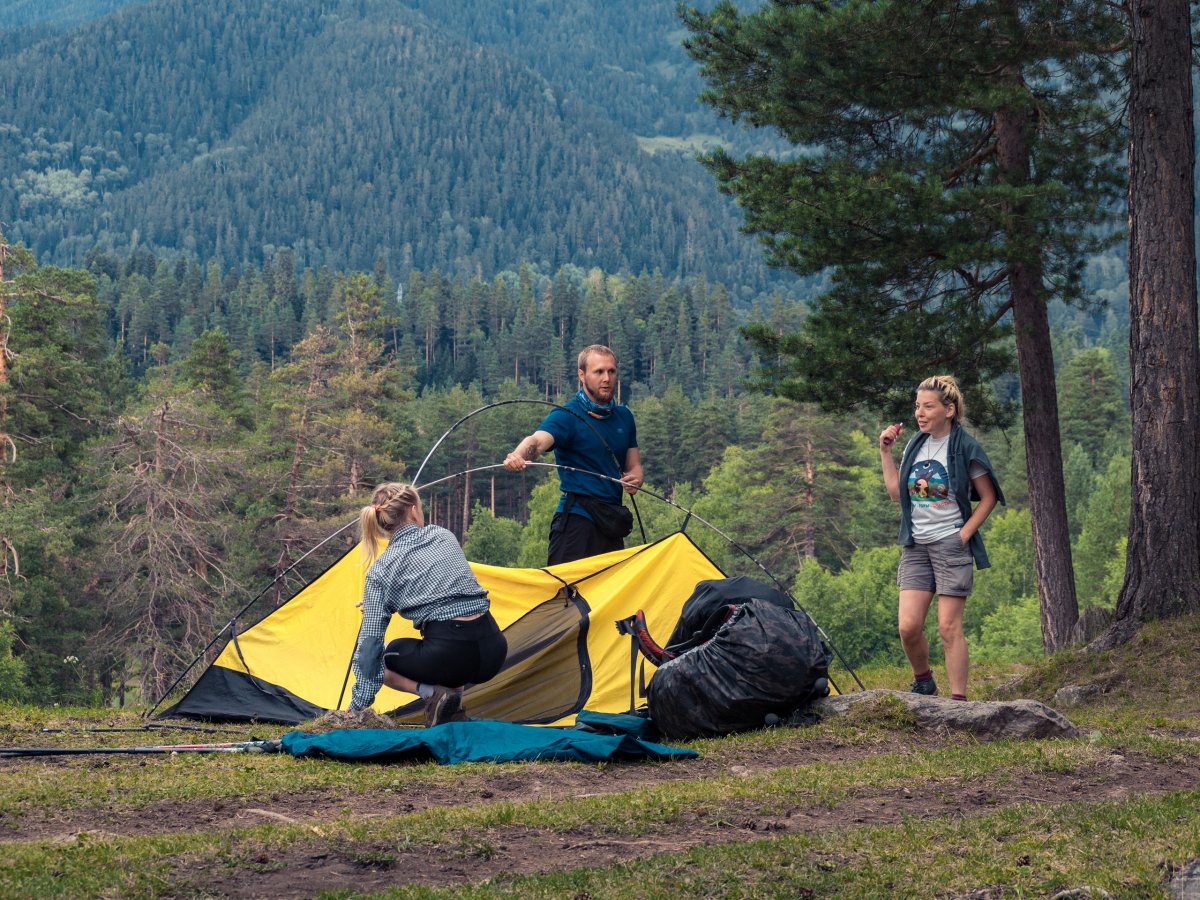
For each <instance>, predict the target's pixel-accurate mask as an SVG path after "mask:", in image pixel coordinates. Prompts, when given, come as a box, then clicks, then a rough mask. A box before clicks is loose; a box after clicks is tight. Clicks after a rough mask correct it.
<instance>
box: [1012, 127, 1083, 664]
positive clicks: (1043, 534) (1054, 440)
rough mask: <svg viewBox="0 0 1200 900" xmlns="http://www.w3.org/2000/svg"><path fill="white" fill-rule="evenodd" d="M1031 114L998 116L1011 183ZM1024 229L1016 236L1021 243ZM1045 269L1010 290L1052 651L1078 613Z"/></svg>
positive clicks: (1017, 176)
mask: <svg viewBox="0 0 1200 900" xmlns="http://www.w3.org/2000/svg"><path fill="white" fill-rule="evenodd" d="M1027 129H1028V115H1027V113H1026V112H1025V111H1024V110H1008V111H1005V112H1003V113H1000V114H998V115H997V116H996V143H997V156H998V159H999V162H1000V166H1001V168H1002V169H1003V170H1004V172H1005V180H1006V182H1007V183H1008V184H1012V185H1021V184H1024V183H1026V182H1027V181H1028V180H1029V143H1028V133H1027ZM1013 213H1014V214H1013V216H1012V222H1013V225H1012V226H1011V228H1012V229H1014V232H1015V231H1017V230H1019V229H1022V228H1023V227H1027V226H1026V225H1025V220H1024V217H1023V216H1022V214H1021V210H1020V209H1019V208H1014V210H1013ZM1021 237H1023V235H1022V234H1020V233H1010V235H1009V238H1010V239H1011V240H1014V242H1019V239H1020V238H1021ZM1041 280H1042V278H1041V270H1040V267H1039V266H1038V265H1036V264H1035V263H1032V262H1029V261H1026V260H1017V261H1014V262H1012V263H1010V266H1009V276H1008V283H1009V290H1010V292H1011V296H1012V304H1013V325H1014V329H1015V331H1016V343H1017V368H1018V370H1019V372H1020V381H1021V405H1022V411H1023V416H1024V423H1025V458H1026V465H1027V468H1028V478H1029V513H1030V520H1031V521H1032V523H1033V550H1034V565H1035V569H1036V571H1037V582H1038V600H1039V605H1040V607H1041V613H1042V646H1043V648H1044V649H1045V651H1046V652H1047V653H1052V652H1054V651H1055V650H1059V649H1061V648H1062V647H1065V646H1066V644H1067V642H1068V641H1069V639H1070V636H1071V630H1072V629H1073V628H1074V627H1075V622H1076V620H1077V619H1078V618H1079V604H1078V601H1077V600H1076V597H1075V576H1074V572H1073V570H1072V567H1071V538H1070V531H1069V530H1068V527H1067V500H1066V488H1065V487H1064V485H1063V472H1062V445H1061V443H1060V437H1059V429H1058V397H1057V392H1056V390H1055V384H1054V352H1053V346H1052V344H1051V341H1050V320H1049V317H1048V316H1047V314H1046V304H1045V302H1044V300H1043V298H1042V284H1041Z"/></svg>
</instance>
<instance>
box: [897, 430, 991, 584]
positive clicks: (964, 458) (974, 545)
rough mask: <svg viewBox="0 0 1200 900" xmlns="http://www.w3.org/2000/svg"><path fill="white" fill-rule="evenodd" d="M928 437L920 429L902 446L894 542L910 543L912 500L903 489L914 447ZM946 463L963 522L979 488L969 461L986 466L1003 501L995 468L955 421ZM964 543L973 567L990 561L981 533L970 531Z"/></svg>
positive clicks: (911, 542) (906, 481)
mask: <svg viewBox="0 0 1200 900" xmlns="http://www.w3.org/2000/svg"><path fill="white" fill-rule="evenodd" d="M928 439H929V435H928V434H926V433H925V432H923V431H922V432H920V433H919V434H917V435H916V436H915V437H913V439H912V440H911V441H909V442H908V446H907V447H905V448H904V456H903V457H901V459H900V535H899V537H898V538H897V539H896V543H898V544H900V546H902V547H911V546H912V545H913V536H912V501H910V500H909V498H908V491H907V490H906V486H907V485H908V474H909V472H911V471H912V467H913V462H914V461H915V460H916V457H917V451H918V450H920V449H921V447H922V446H924V444H925V441H927V440H928ZM946 463H947V465H946V471H947V474H948V475H949V477H950V490H952V491H953V492H954V499H955V500H956V501H957V503H958V510H959V512H961V513H962V517H963V521H964V522H965V521H967V519H969V518H971V512H972V508H971V501H972V500H979V499H980V497H979V492H978V491H977V490H975V485H973V484H972V483H971V478H970V475H969V473H970V471H971V463H979V464H980V465H981V466H983V467H984V468H985V469H987V473H988V477H990V478H991V479H992V484H993V485H994V486H995V488H996V501H997V502H999V503H1003V502H1004V492H1003V491H1001V490H1000V480H999V479H998V478H997V477H996V470H995V469H993V468H992V464H991V462H990V461H989V460H988V458H987V454H986V453H984V452H983V448H982V447H980V446H979V442H978V441H977V440H975V438H973V437H971V435H969V434H967V430H966V429H965V428H963V427H962V426H961V425H959V424H958V423H957V422H956V423H955V424H954V426H953V427H952V428H951V429H950V445H949V447H948V448H947V450H946ZM968 546H969V547H970V549H971V556H972V557H974V559H975V568H977V569H986V568H988V567H989V566H990V565H991V563H990V562H988V556H987V551H986V550H984V549H983V537H982V535H980V533H979V532H978V531H976V532H975V533H974V534H973V535H971V540H970V542H969V543H968Z"/></svg>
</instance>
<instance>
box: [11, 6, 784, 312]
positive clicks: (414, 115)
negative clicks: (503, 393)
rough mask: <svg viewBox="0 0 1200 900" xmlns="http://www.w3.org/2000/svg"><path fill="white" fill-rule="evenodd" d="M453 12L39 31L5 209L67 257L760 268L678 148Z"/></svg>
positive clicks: (145, 15)
mask: <svg viewBox="0 0 1200 900" xmlns="http://www.w3.org/2000/svg"><path fill="white" fill-rule="evenodd" d="M532 5H534V6H536V4H532ZM660 18H661V17H660ZM450 25H454V23H453V22H450V23H449V24H448V26H447V27H441V26H439V25H436V24H433V23H431V22H430V21H429V20H428V19H426V18H425V16H424V15H422V14H421V12H419V11H414V10H413V9H410V8H406V7H405V6H403V5H401V4H397V3H394V2H383V0H354V2H351V0H323V2H310V0H282V2H275V3H263V2H259V0H216V2H213V3H208V4H188V3H183V2H180V0H160V2H154V3H150V4H147V5H134V6H130V7H128V8H126V9H124V10H121V11H120V12H118V13H116V14H114V15H112V16H109V17H107V18H103V19H100V20H98V21H95V22H91V23H88V24H85V25H83V26H80V27H79V28H76V29H74V30H72V31H70V32H68V33H66V34H62V35H56V36H52V37H50V38H47V39H45V40H43V41H41V42H39V43H37V44H36V45H34V46H31V47H28V48H26V49H25V50H23V51H22V52H20V53H17V54H15V55H9V56H7V57H5V58H3V59H0V85H2V86H3V87H0V91H2V92H3V93H2V94H0V104H2V107H3V109H4V110H5V112H3V113H0V187H2V188H3V190H2V191H0V220H3V221H5V222H6V223H8V229H9V234H10V236H11V237H14V238H17V239H20V240H22V241H24V242H25V243H26V244H28V245H29V246H30V247H31V248H32V249H34V250H35V252H37V253H38V254H39V256H40V257H41V258H42V259H44V260H47V261H49V260H55V261H60V262H68V263H70V262H77V261H78V260H80V259H81V258H82V256H83V254H84V253H85V252H86V251H87V250H88V249H90V248H91V247H92V246H93V245H96V244H99V245H100V246H101V247H109V248H115V249H124V248H126V247H128V246H129V245H131V244H137V243H138V242H140V243H142V244H143V245H149V246H151V247H153V248H155V249H159V250H181V251H185V252H188V253H194V254H196V255H198V256H200V257H202V258H203V257H215V258H218V259H222V260H226V261H244V260H249V261H253V260H257V259H260V258H262V256H263V255H264V247H277V246H290V247H294V248H295V249H296V251H297V255H298V258H299V259H300V260H301V261H302V262H307V263H325V262H334V263H336V264H337V265H339V266H351V267H361V268H369V267H371V266H372V265H373V264H374V263H375V261H376V260H377V259H378V258H379V257H384V258H386V259H387V260H388V262H389V265H391V266H393V267H396V268H403V267H407V266H410V265H411V266H415V267H417V268H421V269H430V268H434V267H441V268H443V269H447V270H455V271H466V272H471V273H476V274H483V275H489V274H491V273H494V272H495V271H498V270H500V269H502V268H504V267H506V266H508V265H511V262H512V260H514V259H524V260H529V261H531V262H534V263H535V264H539V265H545V266H546V267H547V268H551V267H557V266H560V265H563V264H566V263H573V264H576V265H582V266H592V265H597V266H601V267H603V268H605V269H606V270H610V271H620V270H628V271H632V272H634V273H636V272H638V271H641V270H643V269H644V270H651V271H652V270H654V269H656V268H658V269H661V270H663V271H664V272H665V273H667V274H669V275H675V274H678V275H690V274H704V275H706V276H707V277H709V278H712V279H716V280H720V281H722V282H724V283H727V284H730V285H738V286H740V287H742V288H743V289H744V290H746V291H756V290H759V289H761V288H762V287H763V286H764V284H765V283H766V282H767V280H768V276H767V273H766V270H765V268H764V267H763V266H762V264H761V262H760V259H759V254H758V252H757V250H756V248H755V247H754V245H753V243H752V242H751V241H750V240H749V239H748V238H745V237H742V236H740V235H738V234H737V228H738V225H739V223H740V216H739V215H738V214H737V212H736V210H734V209H733V207H732V206H731V205H730V204H729V203H728V201H727V200H725V199H724V198H721V197H719V196H718V195H717V193H716V191H715V188H714V186H713V184H712V182H711V179H710V178H709V177H708V176H707V174H706V173H704V172H703V170H702V169H701V168H700V166H699V165H698V164H697V163H695V162H694V161H693V160H692V159H691V158H690V156H689V155H681V154H679V153H665V154H664V153H660V154H650V153H645V152H642V151H640V150H639V148H638V144H637V141H636V140H635V136H634V134H633V132H632V131H630V130H628V129H626V128H622V127H620V126H618V125H616V124H614V123H613V122H612V121H611V119H609V118H607V117H606V116H605V115H602V114H601V113H600V112H599V111H598V108H597V107H596V106H595V105H594V104H590V103H586V102H584V101H582V100H580V99H578V98H577V97H576V96H575V95H573V94H572V93H571V92H570V90H569V89H564V88H563V87H561V86H560V85H559V84H556V83H552V82H550V81H548V80H546V79H545V78H544V77H542V76H541V75H540V74H538V73H537V72H535V71H533V70H532V69H530V68H529V67H527V66H526V65H524V64H522V63H521V62H519V61H518V60H516V59H514V58H513V57H512V56H509V55H507V54H505V53H502V52H498V51H494V50H491V49H488V48H486V47H484V46H482V45H480V44H477V43H473V42H471V41H469V40H466V39H464V38H460V37H458V36H456V35H455V34H454V33H453V32H452V31H451V30H450V27H449V26H450ZM518 37H519V35H518ZM656 40H658V41H659V42H660V43H661V36H660V37H659V38H656ZM635 42H636V41H635V39H634V36H632V35H631V36H630V39H629V43H630V44H633V43H635ZM543 45H544V46H549V44H548V43H545V42H543ZM563 51H564V53H570V52H571V48H570V47H569V46H568V47H564V48H563ZM552 68H555V67H552ZM563 68H564V67H563V66H558V67H556V68H555V70H556V71H558V70H562V69H563ZM580 78H582V76H579V75H576V76H574V77H573V78H572V77H567V76H564V77H563V80H564V82H565V83H568V84H572V83H574V84H578V83H579V81H580ZM689 90H690V89H689ZM619 93H620V91H619V90H617V89H615V88H614V89H611V90H609V95H614V94H619ZM593 99H595V97H593ZM625 118H626V119H628V120H630V121H631V123H632V124H634V125H636V126H637V127H639V128H643V129H644V127H645V126H646V125H648V124H652V123H647V122H644V121H634V120H636V119H637V117H636V116H632V115H628V116H625ZM680 124H681V125H686V124H687V123H680ZM681 130H682V129H681Z"/></svg>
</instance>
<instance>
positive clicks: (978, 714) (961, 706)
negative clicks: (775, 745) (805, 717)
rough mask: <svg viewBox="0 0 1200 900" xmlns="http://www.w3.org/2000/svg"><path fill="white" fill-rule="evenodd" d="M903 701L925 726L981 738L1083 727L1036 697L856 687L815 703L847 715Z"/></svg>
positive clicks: (1075, 732) (1063, 732)
mask: <svg viewBox="0 0 1200 900" xmlns="http://www.w3.org/2000/svg"><path fill="white" fill-rule="evenodd" d="M888 701H891V702H893V703H894V702H896V701H899V702H900V703H901V704H902V705H903V706H904V707H905V708H906V709H907V710H909V711H910V712H911V713H912V715H913V716H914V717H915V719H916V722H917V724H918V725H919V726H921V727H923V728H930V729H933V730H944V731H968V732H970V733H971V734H973V735H975V736H976V737H977V738H979V739H980V740H981V741H994V740H997V739H999V738H1055V737H1078V736H1079V733H1080V732H1079V729H1078V728H1076V727H1075V726H1074V725H1072V724H1071V723H1070V721H1068V720H1067V718H1066V717H1065V716H1063V715H1061V714H1059V713H1058V712H1055V711H1054V710H1053V709H1051V708H1050V707H1049V706H1047V705H1046V704H1044V703H1039V702H1038V701H1036V700H1006V701H1003V702H992V701H981V700H950V699H948V698H945V697H926V696H923V695H921V694H910V693H909V692H907V691H889V690H870V691H856V692H855V693H852V694H840V695H838V696H836V697H825V698H824V699H821V700H817V701H816V702H814V703H813V704H812V711H813V712H815V713H816V714H817V715H819V716H821V717H825V716H835V715H844V714H846V713H849V712H851V711H852V710H854V709H855V708H856V707H859V706H860V705H861V704H868V705H877V704H880V703H887V702H888Z"/></svg>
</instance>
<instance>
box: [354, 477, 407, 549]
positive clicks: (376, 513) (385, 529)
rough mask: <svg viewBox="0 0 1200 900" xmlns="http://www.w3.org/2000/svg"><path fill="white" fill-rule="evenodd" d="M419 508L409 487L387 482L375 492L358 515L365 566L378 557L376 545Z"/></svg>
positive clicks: (389, 535) (377, 546)
mask: <svg viewBox="0 0 1200 900" xmlns="http://www.w3.org/2000/svg"><path fill="white" fill-rule="evenodd" d="M420 505H421V498H420V497H419V496H418V495H417V489H416V488H415V487H413V486H412V485H411V484H399V483H397V482H395V481H389V482H388V483H387V484H381V485H380V486H379V487H377V488H375V493H373V494H372V495H371V503H370V505H369V506H364V507H363V508H362V512H360V513H359V514H358V526H359V532H360V534H361V535H362V550H363V557H364V558H365V559H366V563H367V565H368V566H369V565H371V563H373V562H374V561H375V557H377V556H378V555H379V542H380V541H382V540H383V539H384V538H389V537H391V534H392V532H393V531H395V530H396V529H397V528H399V527H400V526H401V525H403V524H404V523H405V522H407V521H408V514H409V511H410V510H411V509H412V508H413V507H414V506H416V507H419V506H420Z"/></svg>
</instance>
